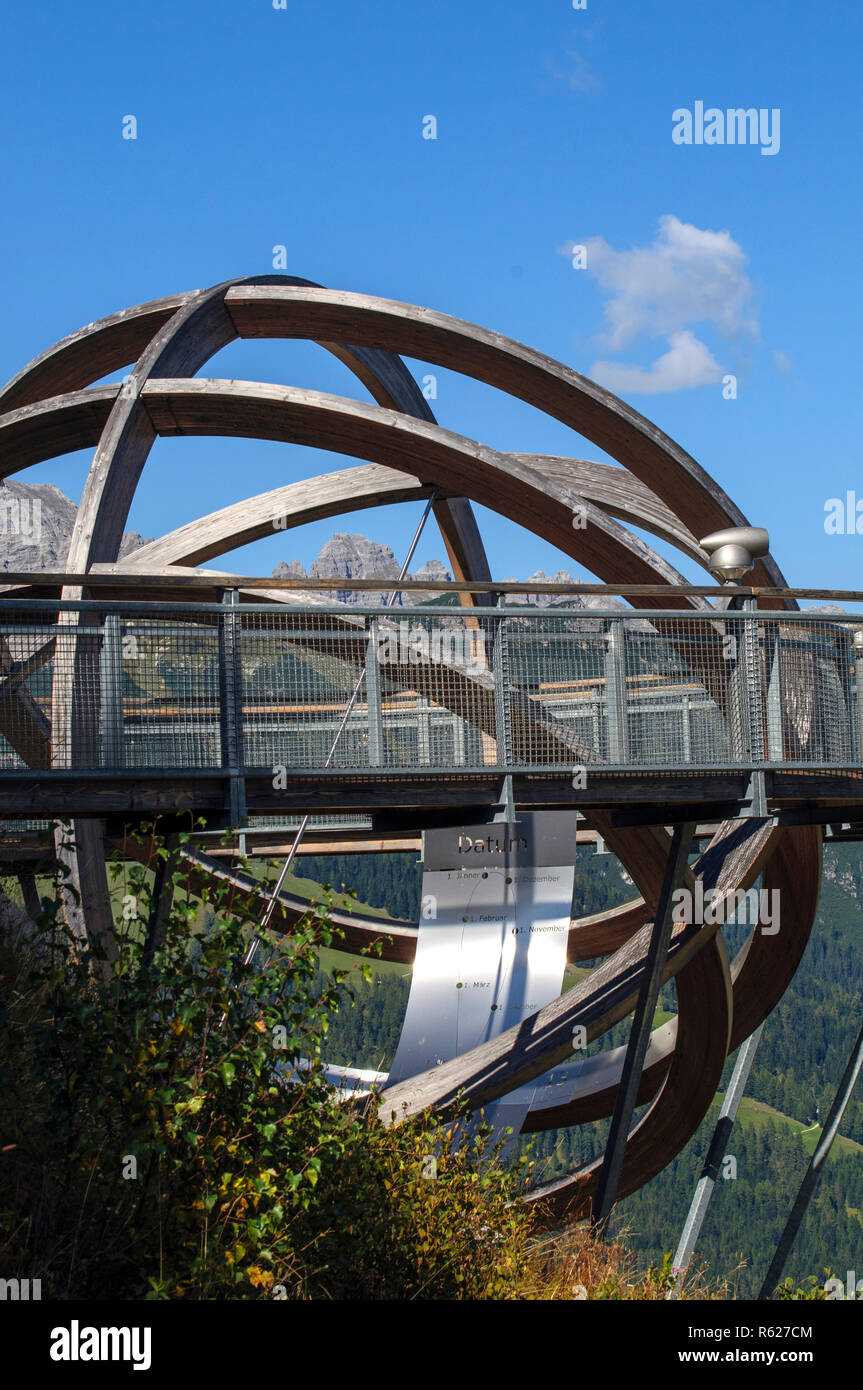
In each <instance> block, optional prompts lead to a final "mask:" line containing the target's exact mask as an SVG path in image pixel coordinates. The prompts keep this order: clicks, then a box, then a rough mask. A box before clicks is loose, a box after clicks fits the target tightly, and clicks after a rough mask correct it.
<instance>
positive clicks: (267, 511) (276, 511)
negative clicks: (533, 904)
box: [127, 464, 477, 578]
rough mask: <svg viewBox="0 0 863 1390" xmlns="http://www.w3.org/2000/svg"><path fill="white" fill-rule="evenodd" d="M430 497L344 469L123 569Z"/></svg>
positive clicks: (195, 526) (249, 506) (195, 561)
mask: <svg viewBox="0 0 863 1390" xmlns="http://www.w3.org/2000/svg"><path fill="white" fill-rule="evenodd" d="M431 493H432V488H431V487H430V486H424V485H423V484H422V483H420V482H419V481H418V480H417V479H416V478H409V477H406V476H405V474H404V473H400V472H397V471H396V470H395V469H393V468H381V467H380V466H378V465H376V464H369V465H367V466H365V467H359V468H344V469H340V470H339V471H337V472H335V473H323V474H319V475H318V477H316V478H304V479H302V480H301V481H300V482H296V483H288V484H287V485H286V486H285V487H278V488H273V490H272V491H271V492H262V493H258V495H257V496H256V497H246V498H243V500H242V501H241V502H233V503H232V504H231V505H230V506H228V507H222V508H220V510H219V511H216V512H210V514H209V515H208V516H202V517H200V518H199V519H198V520H196V521H190V522H189V523H188V524H187V525H185V526H180V527H178V528H177V530H176V531H169V532H167V533H166V534H165V535H164V536H160V537H159V538H158V540H155V541H150V542H149V544H148V545H144V546H141V547H140V549H138V550H136V551H134V552H133V553H132V554H131V555H130V556H129V557H128V560H127V564H128V566H129V568H130V569H136V570H145V571H146V572H147V573H152V572H153V571H154V570H157V569H159V568H160V567H161V566H162V565H202V564H204V563H205V562H206V561H207V560H212V559H213V558H214V557H215V556H217V555H224V554H225V553H226V552H228V551H230V550H235V549H236V548H237V547H238V546H241V545H248V544H249V543H250V542H251V541H256V540H261V539H262V538H263V537H265V536H271V535H273V533H274V531H275V530H285V531H287V530H293V529H294V528H295V527H297V526H305V525H308V524H309V523H311V522H313V521H321V520H323V519H324V518H326V517H331V516H342V515H344V513H345V512H351V511H362V510H364V509H365V508H367V507H385V506H389V505H390V504H392V503H395V502H415V501H422V500H424V499H425V498H427V497H429V496H431ZM275 522H278V523H279V525H278V527H276V526H274V523H275ZM473 577H474V578H476V577H477V576H473Z"/></svg>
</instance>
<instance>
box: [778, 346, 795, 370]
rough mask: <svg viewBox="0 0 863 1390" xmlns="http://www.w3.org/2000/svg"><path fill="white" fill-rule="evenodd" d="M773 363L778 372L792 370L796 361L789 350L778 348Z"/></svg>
mask: <svg viewBox="0 0 863 1390" xmlns="http://www.w3.org/2000/svg"><path fill="white" fill-rule="evenodd" d="M773 365H774V367H775V368H776V370H777V372H790V371H791V368H792V367H793V366H794V363H793V362H792V360H791V358H790V357H789V355H788V353H787V352H783V351H782V349H781V348H777V349H776V351H775V352H774V354H773Z"/></svg>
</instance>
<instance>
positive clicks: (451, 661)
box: [375, 618, 488, 671]
mask: <svg viewBox="0 0 863 1390" xmlns="http://www.w3.org/2000/svg"><path fill="white" fill-rule="evenodd" d="M375 654H376V657H377V661H378V665H379V666H419V665H424V664H425V663H426V662H429V661H433V662H439V663H443V664H444V665H447V666H458V667H460V668H462V669H467V670H482V671H484V670H486V669H487V667H488V660H487V657H486V650H485V633H484V632H482V631H481V630H480V629H479V628H464V627H444V628H440V627H434V628H428V627H424V626H423V625H422V624H421V623H414V624H412V623H410V622H408V620H407V618H403V619H402V620H401V622H400V623H399V624H398V627H397V628H387V629H386V630H384V631H382V632H378V634H377V647H376V649H375Z"/></svg>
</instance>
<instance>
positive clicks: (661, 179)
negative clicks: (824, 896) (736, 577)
mask: <svg viewBox="0 0 863 1390" xmlns="http://www.w3.org/2000/svg"><path fill="white" fill-rule="evenodd" d="M861 28H863V21H861V18H860V12H859V10H858V8H857V7H856V6H852V5H850V4H848V3H835V0H834V3H829V2H828V3H820V4H818V5H814V4H810V3H805V2H804V0H787V3H784V4H783V5H781V6H779V5H777V4H776V3H775V0H727V2H726V3H725V4H723V5H721V6H718V5H717V6H710V7H708V6H703V5H698V6H696V5H691V4H688V5H687V4H681V3H677V4H671V3H669V0H651V3H650V4H649V5H639V4H635V3H634V0H626V3H621V0H618V2H617V3H612V0H588V3H587V8H586V9H585V10H574V9H573V8H572V3H571V0H532V3H530V4H526V3H525V4H516V3H512V2H511V0H507V2H506V3H500V4H494V3H490V0H477V2H476V3H472V4H469V5H468V4H465V3H464V0H462V3H452V0H442V2H441V3H437V4H425V3H420V4H413V5H408V4H405V3H404V0H402V3H395V0H383V2H382V3H373V4H351V3H347V2H346V0H333V2H331V3H326V4H324V3H321V0H286V9H284V10H276V9H274V8H273V3H272V0H236V3H228V2H227V0H211V3H209V4H206V5H202V4H189V3H186V0H179V3H170V4H169V3H167V2H166V0H147V3H146V4H144V3H140V0H138V3H130V4H127V5H119V6H118V5H116V4H107V3H92V0H90V2H89V3H88V2H87V0H85V3H83V4H82V5H79V6H76V7H60V6H56V7H53V6H52V7H47V8H46V7H24V6H23V5H20V4H19V5H18V6H17V7H16V8H15V9H14V10H13V9H12V8H11V7H8V6H7V7H6V8H5V10H4V13H3V18H2V21H0V33H2V47H3V51H4V52H5V53H6V54H7V64H6V66H5V72H4V89H3V96H2V101H0V121H2V127H0V151H2V153H0V160H2V174H3V198H2V208H0V245H2V252H3V264H4V268H5V295H4V315H3V328H2V332H0V377H2V378H3V379H4V380H5V379H6V378H8V377H9V376H11V375H12V374H13V373H14V372H15V371H17V370H18V369H19V368H20V367H21V366H22V365H23V364H24V363H25V362H26V361H28V360H29V359H30V358H31V357H33V356H35V355H36V353H38V352H39V351H41V350H42V349H43V348H45V347H46V346H48V345H49V344H50V343H51V342H53V341H54V340H55V339H57V338H59V337H61V336H63V335H64V334H65V333H67V332H70V331H73V330H74V329H76V328H77V327H79V326H80V325H82V324H84V323H86V322H89V321H90V320H93V319H96V318H99V317H101V316H102V315H104V314H108V313H111V312H113V311H115V310H117V309H120V308H123V307H125V306H127V305H130V304H134V303H138V302H140V301H142V300H146V299H150V298H155V297H158V296H161V295H164V294H168V293H172V292H174V291H177V290H183V289H192V288H198V287H203V286H205V285H209V284H212V283H215V282H217V281H220V280H223V279H226V278H229V277H231V276H235V275H236V276H240V275H249V274H260V273H266V272H268V271H270V270H271V269H272V254H273V247H274V246H275V245H279V244H284V245H285V246H286V247H287V249H288V269H289V271H290V272H291V273H293V274H297V275H301V276H305V277H308V278H310V279H313V280H318V281H320V282H322V283H324V284H327V285H332V286H337V287H341V288H345V289H353V290H359V291H363V292H368V293H375V294H380V295H384V296H389V297H391V298H394V299H400V300H407V301H411V302H414V303H419V304H427V305H430V306H432V307H434V308H436V309H440V310H442V311H445V312H448V313H452V314H454V315H456V316H457V317H460V318H465V319H469V320H473V321H475V322H478V323H481V324H484V325H486V326H488V327H491V328H494V329H497V330H500V331H501V332H503V333H506V334H508V335H509V336H511V337H514V338H516V339H520V340H522V341H524V342H527V343H529V344H531V345H532V346H534V347H537V348H538V349H540V350H541V351H543V352H546V353H548V354H550V355H551V356H554V357H557V358H559V359H561V360H562V361H564V362H566V363H568V364H570V365H572V366H574V367H575V368H576V369H578V370H579V371H583V372H587V373H588V374H591V372H592V370H594V369H595V370H597V374H598V375H600V376H602V375H603V374H604V375H605V379H606V380H607V381H608V384H609V385H612V386H613V388H614V389H618V390H619V391H620V394H622V395H623V396H624V397H625V398H626V399H628V400H630V401H631V402H632V404H633V405H634V406H635V407H636V408H637V409H638V410H640V411H641V412H642V413H644V414H646V415H647V416H648V417H649V418H651V419H653V420H655V421H656V422H657V424H659V425H660V426H661V427H662V428H663V429H664V430H666V431H667V432H668V433H669V434H671V435H672V436H673V437H674V438H675V439H677V440H678V441H679V442H680V443H681V444H682V445H683V446H684V447H685V448H686V449H688V450H689V452H690V453H692V454H693V455H694V456H695V457H696V458H697V459H698V460H699V462H701V463H702V464H703V465H704V466H705V467H706V468H707V469H708V471H710V472H711V473H713V474H714V476H715V477H716V478H717V479H718V480H719V481H720V483H721V484H722V485H723V487H725V489H726V490H727V491H728V492H729V493H730V494H731V496H732V497H734V498H735V500H736V501H737V502H738V503H739V504H740V506H741V507H742V508H743V509H744V511H745V512H746V513H747V514H748V515H749V517H750V519H751V520H752V521H753V522H755V523H757V524H763V525H766V526H768V528H769V530H770V534H771V541H772V551H773V554H774V555H775V556H776V558H777V560H778V562H779V564H780V565H781V566H782V568H783V569H784V571H785V573H786V575H787V576H788V578H789V580H790V581H792V582H794V583H797V584H801V585H803V584H808V585H813V586H814V585H819V586H822V585H823V586H831V587H846V588H850V587H858V586H860V585H861V577H863V576H861V565H860V557H861V554H863V536H857V535H827V534H826V533H825V529H824V518H825V510H824V507H825V502H826V501H827V499H828V498H831V497H834V496H842V497H844V495H845V493H846V491H847V490H848V489H852V490H853V489H856V490H857V491H858V493H859V495H860V498H861V500H863V473H861V469H860V438H861V432H863V431H861V426H863V419H861V415H863V411H861V404H860V400H861V392H860V389H859V384H858V378H859V361H858V359H859V353H858V343H857V337H858V333H857V325H858V323H859V322H860V319H861V304H860V298H861V289H860V286H861V276H860V259H859V258H860V251H859V245H860V221H861V217H860V203H861V191H860V190H861V181H860V176H859V163H860V148H859V130H860V126H861V120H860V117H861V109H860V108H861V102H860V97H859V74H858V67H859V55H860V51H861V37H863V36H861ZM9 55H11V61H8V57H9ZM696 101H703V102H704V104H705V107H711V106H715V107H717V108H720V109H725V108H728V107H755V108H759V109H760V108H764V109H766V110H768V111H772V110H773V109H774V108H778V110H779V111H780V113H781V144H780V148H779V151H778V153H776V154H775V155H763V154H762V153H761V150H760V148H759V146H757V145H754V146H750V145H747V146H737V145H730V144H725V145H713V146H707V145H690V146H682V145H677V144H675V143H674V142H673V141H672V138H671V132H672V113H673V112H674V111H675V110H676V109H678V108H693V107H694V103H695V102H696ZM127 114H134V115H135V117H136V119H137V122H138V137H137V139H136V140H134V141H132V140H124V139H123V138H122V121H123V117H124V116H125V115H127ZM428 114H433V115H434V116H435V117H436V118H437V122H438V138H437V139H436V140H424V139H423V138H422V121H423V117H424V116H426V115H428ZM572 244H585V245H587V247H588V265H587V268H586V269H582V270H576V269H574V268H573V266H572V263H571V257H570V255H569V254H568V253H567V248H568V247H570V246H571V245H572ZM669 354H670V356H669ZM597 363H600V364H605V366H602V367H600V368H596V364H597ZM608 364H610V366H609V365H608ZM205 370H206V373H207V374H208V375H213V376H234V377H239V378H249V379H254V378H260V379H269V380H279V381H285V382H290V383H293V384H297V385H302V386H314V387H317V388H319V389H322V390H329V391H334V392H337V393H340V394H344V395H355V394H357V392H358V390H359V389H360V388H358V387H357V385H356V384H355V383H354V382H353V379H352V378H351V377H349V375H348V374H347V372H346V371H345V369H344V368H342V367H341V366H340V365H339V364H338V363H337V362H336V361H335V360H331V359H330V358H329V357H328V356H327V355H326V354H324V353H322V352H321V351H320V350H319V349H317V348H315V347H313V346H311V345H303V344H293V343H285V342H277V343H238V344H235V345H232V346H231V347H230V348H228V349H226V350H225V351H224V352H223V353H221V354H220V355H219V356H218V357H217V358H215V359H214V360H213V362H211V363H210V364H209V365H208V367H207V368H206V369H205ZM419 370H421V368H420V369H419ZM728 373H733V374H734V375H735V376H736V377H737V379H738V386H737V391H738V394H737V399H736V400H727V399H724V398H723V393H722V385H721V380H722V377H723V376H725V375H726V374H728ZM621 383H622V385H621ZM692 383H695V384H692ZM645 385H646V386H647V387H648V388H650V389H648V390H647V391H645V390H644V389H643V388H644V386H645ZM656 387H661V388H662V389H655V388H656ZM434 408H435V410H436V413H437V416H438V419H439V420H440V422H441V423H442V424H443V425H445V426H447V427H448V428H452V429H455V430H457V431H459V432H460V433H463V434H467V435H471V436H473V437H475V438H479V439H482V440H484V441H486V442H488V443H491V444H493V445H495V446H496V447H499V448H504V449H513V450H531V451H543V450H545V451H547V452H555V453H562V454H569V453H571V454H574V455H582V456H585V457H601V454H599V453H598V451H597V450H596V449H595V448H593V447H592V446H590V445H589V444H587V443H586V442H585V441H582V440H580V439H579V438H578V436H575V435H573V434H572V433H571V432H570V431H567V430H565V429H564V428H563V427H562V426H560V425H558V424H556V423H555V422H553V421H549V420H546V419H545V418H544V417H543V416H541V415H540V414H538V413H537V412H535V411H533V410H532V409H530V408H529V407H527V406H524V405H522V404H520V403H517V402H511V401H509V400H507V399H505V398H502V397H500V396H498V395H497V393H495V392H493V391H491V390H489V389H488V388H486V387H483V386H481V385H477V384H475V383H472V382H468V381H465V380H463V379H461V378H457V377H454V376H452V375H451V374H449V373H445V372H441V373H439V374H438V399H437V401H436V402H434ZM88 462H89V458H88V457H87V456H85V455H84V454H79V455H75V456H71V457H68V458H64V459H58V460H55V461H53V462H52V463H51V464H46V465H42V466H40V467H39V468H37V469H32V470H29V471H28V472H27V473H25V474H22V475H21V476H22V478H23V479H24V480H25V481H28V480H36V479H39V480H44V481H50V482H55V483H57V484H58V485H59V486H60V487H62V488H63V489H64V491H66V492H67V493H69V494H70V495H71V496H73V497H78V496H79V495H80V490H81V486H82V483H83V478H84V475H85V471H86V467H87V464H88ZM336 466H339V463H338V460H337V459H334V458H332V457H331V456H329V455H319V454H317V453H316V452H315V451H313V450H304V449H295V448H289V447H287V446H278V445H273V444H259V443H255V442H253V441H242V440H230V441H221V440H192V439H180V440H163V441H159V442H158V443H157V444H156V446H155V448H154V450H153V453H152V455H151V460H150V463H149V465H148V468H147V470H146V472H145V476H144V479H143V480H142V484H141V487H140V489H139V495H138V497H137V498H136V501H135V504H134V507H133V511H132V515H131V519H130V525H132V526H134V527H136V528H137V529H139V530H140V531H142V532H143V533H144V534H145V535H157V534H160V533H161V532H163V531H165V530H169V529H171V528H172V527H173V526H175V525H178V524H181V523H182V522H185V521H188V520H190V519H192V518H193V517H194V516H196V515H200V514H202V513H204V512H207V511H210V510H212V509H213V508H215V507H217V506H221V505H225V504H227V503H228V502H230V501H233V500H235V499H238V498H240V497H242V496H246V495H248V494H249V493H251V492H253V491H258V490H264V489H267V488H271V487H275V486H278V485H279V484H280V483H284V482H289V481H291V480H293V479H295V478H300V477H305V476H310V475H312V474H314V473H317V472H322V471H324V470H325V469H327V468H330V467H336ZM416 515H417V509H416V508H400V509H387V510H386V511H380V512H370V513H365V514H362V513H355V514H352V515H349V516H348V517H346V518H345V520H344V522H343V523H337V524H335V525H334V523H332V522H326V523H322V524H321V525H319V526H315V527H310V528H307V529H306V530H304V531H296V532H293V533H289V534H287V535H285V534H284V533H277V534H276V535H274V536H273V538H272V539H268V540H267V541H265V542H259V543H257V544H256V545H254V546H250V547H246V548H244V549H243V550H242V551H238V552H236V553H235V555H234V556H233V558H232V559H231V560H230V561H227V560H225V561H220V562H218V563H219V564H220V565H221V566H222V567H225V568H235V569H236V570H238V571H241V572H245V573H269V571H270V570H271V569H272V567H273V565H275V564H276V562H277V561H278V560H279V559H290V558H300V559H302V560H303V561H305V562H306V563H308V562H309V561H310V560H311V559H313V558H314V556H315V555H316V553H317V551H318V549H319V547H320V545H321V543H322V542H323V540H325V539H326V538H327V537H328V536H329V535H330V534H331V532H332V531H333V530H334V529H345V530H348V531H363V532H365V533H366V534H368V535H371V536H373V537H375V538H377V539H380V540H383V541H386V542H387V543H389V544H391V545H392V546H393V548H394V549H395V550H396V553H397V554H401V553H403V551H404V549H405V548H406V546H407V543H408V541H409V538H410V535H411V533H412V531H413V527H414V524H415V520H416ZM481 516H482V524H483V528H484V532H485V536H486V541H487V546H488V550H489V554H490V558H491V562H492V567H493V572H494V573H495V574H496V575H497V576H498V577H505V576H509V575H519V576H521V577H524V576H526V575H528V574H530V573H531V572H532V571H534V570H536V569H537V568H540V567H543V568H544V569H545V570H546V571H551V572H553V571H554V570H555V569H556V568H557V567H558V566H560V565H566V566H567V567H569V568H573V565H572V562H569V561H567V560H566V559H565V558H564V557H562V556H561V555H560V554H559V553H558V552H556V551H555V550H553V549H552V548H551V547H549V546H547V545H544V544H543V543H541V542H539V541H537V540H536V539H535V538H533V537H531V536H530V535H529V534H528V533H526V532H523V531H520V530H519V529H518V528H517V527H515V526H513V525H512V524H510V523H507V522H505V521H502V520H501V519H499V518H497V517H495V516H494V514H493V513H490V512H487V511H485V510H484V509H483V510H482V511H481ZM433 556H434V557H440V558H443V557H444V551H443V545H442V542H441V541H440V540H439V538H438V536H437V534H436V532H435V531H434V530H433V529H431V530H430V531H429V534H428V536H427V537H426V538H425V539H424V541H423V545H422V547H421V550H420V552H419V555H418V561H419V562H421V561H422V560H423V559H427V558H430V557H433ZM681 568H682V569H684V571H685V572H687V573H689V574H691V575H692V576H693V577H695V571H694V570H693V569H691V568H690V567H688V566H687V565H686V563H685V562H684V563H682V564H681Z"/></svg>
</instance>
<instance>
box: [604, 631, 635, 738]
mask: <svg viewBox="0 0 863 1390" xmlns="http://www.w3.org/2000/svg"><path fill="white" fill-rule="evenodd" d="M625 643H626V633H625V631H624V628H623V624H622V623H618V622H611V623H609V627H608V632H607V634H606V644H605V709H606V728H607V731H608V761H609V762H610V763H627V762H629V738H628V733H629V730H628V727H627V722H626V645H625Z"/></svg>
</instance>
